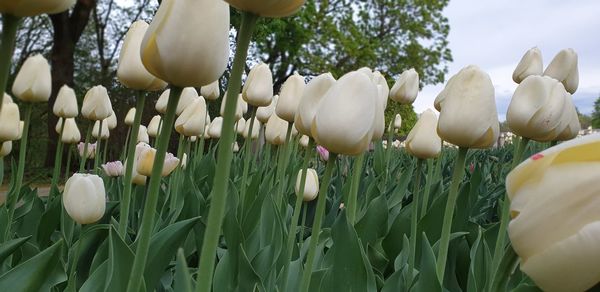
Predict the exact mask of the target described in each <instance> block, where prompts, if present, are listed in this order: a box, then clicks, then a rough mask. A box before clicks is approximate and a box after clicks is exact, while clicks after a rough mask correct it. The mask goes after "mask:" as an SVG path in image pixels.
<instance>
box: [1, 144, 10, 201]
mask: <svg viewBox="0 0 600 292" xmlns="http://www.w3.org/2000/svg"><path fill="white" fill-rule="evenodd" d="M11 151H12V141H5V142H1V143H0V157H4V156H7V155H8V154H10V152H11ZM0 205H1V204H0Z"/></svg>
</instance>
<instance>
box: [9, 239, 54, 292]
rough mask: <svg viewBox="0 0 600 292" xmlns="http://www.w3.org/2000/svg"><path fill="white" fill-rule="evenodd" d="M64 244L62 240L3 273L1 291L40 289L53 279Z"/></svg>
mask: <svg viewBox="0 0 600 292" xmlns="http://www.w3.org/2000/svg"><path fill="white" fill-rule="evenodd" d="M62 245H63V241H62V240H61V241H59V242H57V243H55V244H54V245H52V246H51V247H49V248H47V249H45V250H44V251H42V252H41V253H39V254H38V255H36V256H35V257H33V258H30V259H29V260H27V261H25V262H23V263H21V264H20V265H18V266H16V267H14V268H13V269H12V270H10V271H8V272H6V273H5V274H3V275H1V276H0V291H11V292H27V291H39V290H40V289H41V288H42V287H44V286H45V284H46V282H47V281H49V280H53V279H52V278H53V277H52V276H53V275H54V268H55V267H56V265H57V264H58V263H59V259H60V248H61V247H62Z"/></svg>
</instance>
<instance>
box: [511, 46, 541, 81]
mask: <svg viewBox="0 0 600 292" xmlns="http://www.w3.org/2000/svg"><path fill="white" fill-rule="evenodd" d="M543 67H544V64H543V62H542V52H541V51H540V49H538V48H537V47H534V48H531V49H529V51H527V52H526V53H525V55H523V58H521V61H520V62H519V64H518V65H517V68H515V71H514V72H513V75H512V79H513V80H514V81H515V82H516V83H521V82H522V81H523V80H525V78H527V77H529V76H532V75H534V76H540V75H542V71H543V70H544V68H543Z"/></svg>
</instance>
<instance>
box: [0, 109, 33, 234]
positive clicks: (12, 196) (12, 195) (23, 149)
mask: <svg viewBox="0 0 600 292" xmlns="http://www.w3.org/2000/svg"><path fill="white" fill-rule="evenodd" d="M32 106H33V105H32V104H31V103H26V104H25V122H24V124H23V134H22V135H21V141H20V143H19V166H18V167H17V180H16V181H15V187H14V189H13V191H12V192H9V194H8V196H9V198H8V204H7V207H8V216H7V219H6V223H7V224H6V225H7V226H6V232H5V233H4V237H3V240H2V242H5V241H6V240H9V239H10V237H11V236H10V232H11V227H12V223H13V222H12V221H13V216H14V214H15V207H16V206H17V201H18V199H19V194H20V193H21V187H22V185H23V174H24V173H25V156H26V155H27V138H28V136H29V121H30V120H31V110H32Z"/></svg>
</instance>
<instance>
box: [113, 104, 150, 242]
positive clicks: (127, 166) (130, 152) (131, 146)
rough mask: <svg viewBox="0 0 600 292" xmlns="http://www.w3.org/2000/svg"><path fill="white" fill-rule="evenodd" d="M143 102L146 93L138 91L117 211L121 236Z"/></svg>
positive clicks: (124, 224)
mask: <svg viewBox="0 0 600 292" xmlns="http://www.w3.org/2000/svg"><path fill="white" fill-rule="evenodd" d="M145 103H146V95H145V94H143V93H142V92H138V96H137V103H136V105H135V108H136V110H135V117H134V120H133V126H132V128H131V131H130V134H131V137H130V138H129V144H127V163H126V164H125V177H124V178H123V184H124V186H123V199H122V201H121V204H120V208H121V210H120V211H119V213H120V218H119V235H121V237H123V238H126V235H127V227H128V226H129V224H128V220H129V208H130V206H131V188H132V182H131V176H132V175H133V165H134V163H135V161H134V160H135V146H136V143H135V141H137V139H138V133H139V129H140V123H141V122H142V111H143V109H144V104H145Z"/></svg>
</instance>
